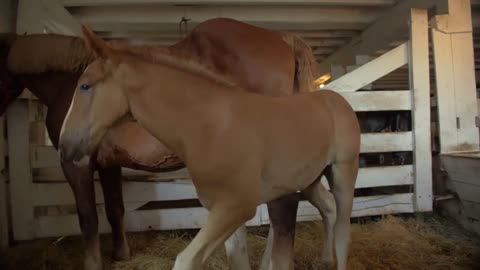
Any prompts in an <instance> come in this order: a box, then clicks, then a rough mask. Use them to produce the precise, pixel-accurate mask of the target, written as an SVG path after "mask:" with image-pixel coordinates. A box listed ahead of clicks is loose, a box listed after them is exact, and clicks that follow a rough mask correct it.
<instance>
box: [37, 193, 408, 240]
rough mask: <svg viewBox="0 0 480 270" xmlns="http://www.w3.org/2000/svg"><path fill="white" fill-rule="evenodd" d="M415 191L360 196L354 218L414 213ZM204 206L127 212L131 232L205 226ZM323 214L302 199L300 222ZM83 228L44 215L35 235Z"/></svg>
mask: <svg viewBox="0 0 480 270" xmlns="http://www.w3.org/2000/svg"><path fill="white" fill-rule="evenodd" d="M412 197H413V194H412V193H406V194H393V195H381V196H368V197H358V198H355V200H354V206H353V211H352V217H356V216H369V215H386V214H394V213H411V212H413V202H412V201H413V199H412ZM207 214H208V211H207V210H206V209H204V208H201V207H199V208H181V209H160V210H144V211H131V212H127V213H126V215H125V225H126V227H127V230H128V231H147V230H172V229H191V228H199V227H201V226H202V225H203V224H204V223H205V221H206V218H207ZM318 219H320V215H319V214H318V211H317V209H316V208H314V207H313V206H312V205H311V204H310V203H308V202H305V201H302V202H301V203H300V205H299V211H298V215H297V221H306V220H318ZM268 223H269V219H268V212H267V208H266V206H265V205H264V204H263V205H260V206H259V207H258V208H257V213H256V215H255V217H254V218H253V219H251V220H250V221H249V222H247V226H258V225H261V224H268ZM99 231H100V232H101V233H106V232H110V226H109V225H108V222H107V220H106V218H105V216H104V215H99ZM78 234H80V228H79V226H78V219H77V216H76V215H66V216H41V217H38V218H37V220H36V223H35V237H37V238H40V237H54V236H61V235H78Z"/></svg>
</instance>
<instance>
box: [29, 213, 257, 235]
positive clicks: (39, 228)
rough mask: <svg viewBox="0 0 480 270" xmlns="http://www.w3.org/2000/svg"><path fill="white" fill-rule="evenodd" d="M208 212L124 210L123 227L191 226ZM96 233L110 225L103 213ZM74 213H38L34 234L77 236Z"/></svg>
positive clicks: (133, 229) (132, 229)
mask: <svg viewBox="0 0 480 270" xmlns="http://www.w3.org/2000/svg"><path fill="white" fill-rule="evenodd" d="M207 217H208V211H207V210H206V209H205V208H203V207H197V208H178V209H159V210H142V211H131V212H126V213H125V221H124V222H125V226H126V230H127V231H130V232H141V231H149V230H175V229H176V230H179V229H195V228H200V227H201V226H203V224H205V222H206V220H207ZM98 221H99V232H100V233H109V232H110V231H111V229H110V225H109V224H108V221H107V219H106V217H105V215H99V220H98ZM246 225H247V226H258V225H260V211H258V210H257V213H256V215H255V217H253V218H252V219H251V220H249V221H248V222H247V223H246ZM79 234H80V227H79V224H78V217H77V215H65V216H41V217H38V218H37V220H36V223H35V237H36V238H40V237H55V236H65V235H79Z"/></svg>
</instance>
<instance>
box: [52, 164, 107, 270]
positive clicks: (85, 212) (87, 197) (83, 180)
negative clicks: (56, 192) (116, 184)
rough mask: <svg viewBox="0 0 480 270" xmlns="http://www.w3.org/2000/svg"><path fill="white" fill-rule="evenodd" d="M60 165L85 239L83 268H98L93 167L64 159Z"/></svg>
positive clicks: (98, 249)
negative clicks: (72, 197) (72, 196)
mask: <svg viewBox="0 0 480 270" xmlns="http://www.w3.org/2000/svg"><path fill="white" fill-rule="evenodd" d="M61 165H62V169H63V172H64V174H65V177H66V178H67V181H68V183H69V184H70V187H71V188H72V191H73V195H74V197H75V203H76V206H77V214H78V218H79V222H80V229H81V230H82V234H83V238H84V239H85V259H84V269H85V270H100V269H102V268H103V265H102V256H101V254H100V240H99V237H98V217H97V209H96V207H95V190H94V186H93V168H92V166H91V165H90V164H87V165H85V166H77V165H75V164H73V163H70V162H64V161H62V162H61Z"/></svg>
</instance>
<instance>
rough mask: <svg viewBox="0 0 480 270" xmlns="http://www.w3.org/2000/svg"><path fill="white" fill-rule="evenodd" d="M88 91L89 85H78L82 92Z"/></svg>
mask: <svg viewBox="0 0 480 270" xmlns="http://www.w3.org/2000/svg"><path fill="white" fill-rule="evenodd" d="M89 89H90V85H89V84H81V85H80V90H83V91H87V90H89Z"/></svg>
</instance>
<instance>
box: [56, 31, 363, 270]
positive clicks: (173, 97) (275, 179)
mask: <svg viewBox="0 0 480 270" xmlns="http://www.w3.org/2000/svg"><path fill="white" fill-rule="evenodd" d="M82 30H83V32H84V35H85V41H86V43H87V44H88V46H89V47H90V48H92V50H94V51H95V54H96V59H95V61H94V62H93V63H92V64H90V65H89V66H88V67H87V68H86V70H85V72H84V73H83V74H82V76H81V77H80V78H79V81H78V84H77V87H76V91H75V95H74V98H73V101H72V104H71V106H70V109H69V111H68V113H67V116H66V118H65V121H64V123H63V126H62V130H61V133H60V141H59V153H60V156H62V157H63V158H64V159H65V160H69V161H73V162H75V161H77V162H81V160H82V159H84V158H85V157H87V158H88V157H89V156H91V155H92V154H94V153H95V151H96V149H97V147H98V145H99V143H100V141H101V140H102V138H103V137H104V136H105V134H106V133H107V132H108V129H109V128H110V127H111V126H112V125H113V124H114V123H115V122H116V121H118V120H119V119H121V118H122V117H124V116H125V115H128V114H131V115H132V116H133V117H134V118H135V119H137V120H138V121H139V123H141V125H142V126H143V127H145V129H146V130H147V131H149V132H150V133H151V134H152V135H153V136H154V137H155V138H157V139H158V140H159V141H162V142H163V143H164V144H165V145H166V146H167V147H168V148H169V149H171V150H172V151H173V153H175V154H176V155H177V156H179V157H181V159H182V160H184V162H185V164H186V166H187V168H188V169H189V171H190V173H191V176H192V181H193V184H194V185H195V188H196V190H197V194H198V197H199V199H200V201H201V202H202V204H203V205H204V206H205V207H206V208H208V209H209V210H210V212H209V215H208V219H207V222H206V224H205V225H204V226H203V227H202V229H200V231H199V232H198V234H197V235H196V236H195V238H194V239H193V240H192V242H191V243H190V244H189V245H188V246H187V247H186V248H185V249H184V250H183V251H182V252H181V253H180V254H179V255H178V256H177V259H176V260H175V265H174V267H173V270H194V269H202V266H203V265H204V264H205V262H206V260H207V259H208V257H209V256H210V255H211V254H212V253H213V251H214V250H215V249H216V248H217V247H218V246H219V245H220V244H221V243H223V242H224V241H225V240H227V239H228V238H229V237H230V236H231V235H232V233H234V231H235V230H236V229H237V228H239V226H241V225H242V224H244V223H245V222H246V221H247V220H248V219H250V218H252V217H253V216H254V215H255V210H256V207H257V206H258V205H260V204H262V203H266V202H269V201H271V200H274V199H277V198H280V197H281V196H285V195H288V194H291V193H293V192H296V191H297V190H301V191H302V192H303V193H304V194H305V196H306V198H307V199H308V200H309V201H310V202H311V203H312V204H314V205H315V206H316V207H317V208H318V209H319V210H321V211H323V209H322V207H323V205H322V204H323V203H320V204H319V203H318V199H319V198H322V194H323V193H324V188H323V186H322V184H321V183H320V179H321V176H322V173H323V172H324V171H325V170H327V171H328V173H326V177H327V179H328V180H329V183H330V186H331V188H332V191H333V194H334V197H335V202H336V209H337V215H336V217H337V221H336V223H335V233H334V239H335V251H336V255H337V268H338V269H341V270H344V269H346V263H347V257H348V250H349V242H350V215H351V211H352V205H353V193H354V189H355V181H356V177H357V172H358V158H359V152H360V127H359V124H358V121H357V117H356V114H355V112H354V111H353V109H352V107H351V106H350V105H349V104H348V102H347V101H346V100H345V99H344V98H343V97H342V96H341V95H339V94H337V93H335V92H333V91H328V90H322V91H314V92H309V93H303V94H298V95H291V96H283V97H271V96H266V95H259V94H257V93H250V92H249V91H241V90H244V89H242V88H241V87H239V86H237V85H232V84H231V83H229V81H228V80H225V78H224V77H223V76H221V75H219V74H217V73H213V72H211V71H210V70H209V69H208V68H206V67H205V66H202V65H200V64H198V62H194V61H189V60H188V59H185V58H182V57H178V56H177V55H174V54H171V53H169V52H168V51H167V50H163V51H162V50H158V49H157V50H151V49H148V48H145V49H143V50H138V49H137V50H130V49H128V48H124V49H113V48H112V47H110V46H109V45H108V44H106V43H105V42H104V41H103V40H102V39H100V38H98V37H97V36H96V35H95V34H94V33H93V32H91V31H90V30H89V29H87V28H86V27H82ZM200 99H201V100H202V102H198V100H200Z"/></svg>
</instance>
